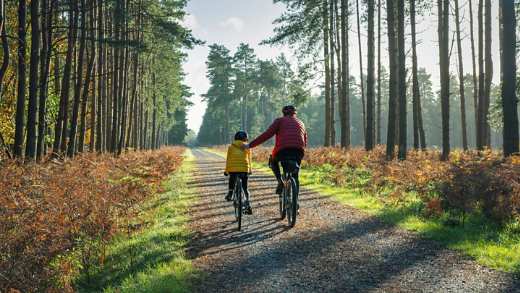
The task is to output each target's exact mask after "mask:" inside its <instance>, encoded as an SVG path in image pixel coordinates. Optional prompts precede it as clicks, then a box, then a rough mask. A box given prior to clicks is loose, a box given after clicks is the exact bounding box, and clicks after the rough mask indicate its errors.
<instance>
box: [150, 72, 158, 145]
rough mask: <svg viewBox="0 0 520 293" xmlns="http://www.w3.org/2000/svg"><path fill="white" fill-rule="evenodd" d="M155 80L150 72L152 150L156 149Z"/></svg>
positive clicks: (153, 74)
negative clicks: (151, 90) (151, 88)
mask: <svg viewBox="0 0 520 293" xmlns="http://www.w3.org/2000/svg"><path fill="white" fill-rule="evenodd" d="M156 86H157V85H156V80H155V73H152V87H153V93H152V103H153V104H152V141H151V142H152V145H151V148H152V150H155V149H156V145H155V140H156V133H157V91H156V90H157V88H156Z"/></svg>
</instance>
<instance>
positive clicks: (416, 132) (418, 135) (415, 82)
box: [410, 0, 426, 150]
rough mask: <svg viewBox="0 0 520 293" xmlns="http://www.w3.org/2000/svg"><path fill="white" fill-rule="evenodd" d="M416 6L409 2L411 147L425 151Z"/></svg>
mask: <svg viewBox="0 0 520 293" xmlns="http://www.w3.org/2000/svg"><path fill="white" fill-rule="evenodd" d="M415 16H416V5H415V0H410V22H411V27H412V96H413V97H412V109H413V146H414V148H415V149H419V147H420V148H421V149H423V150H424V149H426V138H425V135H424V126H423V122H422V108H421V91H420V88H419V79H418V76H417V70H418V65H417V40H416V39H417V32H416V20H415Z"/></svg>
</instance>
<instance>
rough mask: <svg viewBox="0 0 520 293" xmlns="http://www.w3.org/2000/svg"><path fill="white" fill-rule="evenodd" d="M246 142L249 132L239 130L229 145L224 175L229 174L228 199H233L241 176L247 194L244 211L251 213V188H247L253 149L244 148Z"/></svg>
mask: <svg viewBox="0 0 520 293" xmlns="http://www.w3.org/2000/svg"><path fill="white" fill-rule="evenodd" d="M245 144H247V133H246V132H245V131H238V132H237V133H236V134H235V141H233V143H232V144H231V145H230V146H229V147H228V151H227V157H226V170H225V171H224V175H226V176H227V175H229V191H228V194H227V195H226V200H227V201H231V198H232V196H233V190H234V189H235V183H236V181H237V178H238V177H240V178H241V179H242V189H243V190H244V193H245V195H246V202H245V204H244V207H245V209H244V213H245V214H248V215H251V214H252V213H253V211H252V209H251V205H250V203H249V190H248V189H247V179H248V177H249V175H250V174H251V150H248V149H247V150H244V149H243V146H244V145H245Z"/></svg>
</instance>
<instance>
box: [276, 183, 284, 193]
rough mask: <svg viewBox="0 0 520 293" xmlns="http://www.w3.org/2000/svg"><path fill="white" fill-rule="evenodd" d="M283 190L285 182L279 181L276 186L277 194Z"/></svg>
mask: <svg viewBox="0 0 520 293" xmlns="http://www.w3.org/2000/svg"><path fill="white" fill-rule="evenodd" d="M282 191H283V183H282V182H278V186H276V194H282Z"/></svg>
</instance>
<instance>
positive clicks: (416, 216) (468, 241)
mask: <svg viewBox="0 0 520 293" xmlns="http://www.w3.org/2000/svg"><path fill="white" fill-rule="evenodd" d="M208 151H211V152H213V153H215V154H219V155H223V154H222V153H221V152H219V151H216V150H212V149H208ZM253 167H254V168H255V169H258V170H260V171H263V172H269V173H270V172H271V170H270V169H269V168H268V167H267V164H266V163H265V162H262V163H259V162H254V163H253ZM330 172H338V170H336V169H335V168H334V167H333V166H321V167H312V168H304V169H302V170H301V172H300V183H301V184H302V186H305V187H306V188H308V189H311V190H314V191H317V192H319V193H320V194H322V195H327V196H331V197H332V198H334V199H335V200H337V201H338V202H340V203H342V204H344V205H349V206H351V207H354V208H356V209H359V210H362V211H364V212H366V213H368V214H370V215H373V216H375V217H378V218H380V219H382V220H383V221H384V222H386V223H390V224H393V225H396V226H399V227H401V228H403V229H406V230H409V231H414V232H416V233H418V234H419V235H421V236H423V237H425V238H429V239H433V240H436V241H438V242H440V243H442V244H443V245H445V246H446V247H448V248H451V249H454V250H458V251H461V252H463V253H464V254H467V255H469V256H471V257H472V258H473V259H475V260H476V261H477V262H478V263H480V264H482V265H485V266H488V267H492V268H495V269H497V270H501V271H506V272H512V273H516V274H520V223H518V222H516V223H510V224H509V225H505V226H499V225H497V224H494V223H493V222H491V221H489V220H487V219H486V218H485V217H483V216H481V215H470V216H467V218H466V219H465V223H464V225H446V224H445V223H446V220H447V219H448V218H451V217H453V216H452V215H449V214H445V215H443V216H441V217H439V218H426V217H423V216H422V213H421V210H422V208H423V206H424V203H423V202H422V201H421V200H420V199H419V198H417V197H416V196H415V195H414V194H413V193H409V194H407V195H406V198H405V199H406V200H405V201H404V202H401V203H400V204H399V205H396V204H389V203H388V202H387V201H384V200H383V199H384V195H374V194H371V193H368V192H364V191H363V190H362V188H357V187H356V186H363V185H364V184H366V183H367V182H368V181H367V174H366V173H365V172H363V171H359V172H353V173H352V174H349V175H350V176H349V178H350V179H351V180H352V181H351V184H349V186H338V185H334V184H332V183H330V182H327V174H330Z"/></svg>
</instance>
